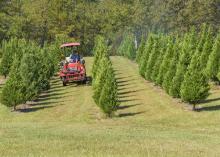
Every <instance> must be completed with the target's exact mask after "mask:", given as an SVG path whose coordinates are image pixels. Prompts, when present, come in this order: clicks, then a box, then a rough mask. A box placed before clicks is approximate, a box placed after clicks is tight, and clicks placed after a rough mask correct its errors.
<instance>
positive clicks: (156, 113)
mask: <svg viewBox="0 0 220 157" xmlns="http://www.w3.org/2000/svg"><path fill="white" fill-rule="evenodd" d="M92 60H93V59H92V58H90V57H88V58H86V66H87V70H88V74H89V75H91V73H90V71H91V67H92ZM112 61H113V65H114V68H115V71H116V76H117V81H118V85H119V95H120V102H121V106H120V108H119V110H118V111H117V113H116V116H115V117H114V118H112V119H106V118H104V117H103V115H102V113H101V112H100V110H99V108H98V107H97V106H96V105H95V103H94V102H93V99H92V94H93V92H92V87H91V86H90V85H75V84H71V85H68V86H66V87H63V86H62V83H61V82H60V80H59V79H58V78H57V77H54V78H53V79H52V80H51V89H50V90H49V91H48V92H45V93H42V95H41V96H40V97H39V99H38V100H37V102H34V103H30V104H29V106H26V107H27V108H26V109H22V108H21V109H20V112H11V111H10V109H8V108H6V107H4V106H3V105H0V157H11V156H15V157H32V156H33V157H39V156H41V157H44V156H45V157H47V156H48V157H73V156H76V157H81V156H82V157H87V156H88V157H113V156H114V157H135V156H138V157H139V156H140V157H151V156H152V157H155V156H161V157H177V156H178V157H192V156H193V157H194V156H195V157H196V156H198V157H200V156H207V157H210V156H216V157H217V156H220V89H219V88H218V87H213V89H212V90H211V95H210V97H209V98H208V99H207V101H206V102H204V103H203V104H200V105H199V108H200V110H199V111H198V112H192V111H191V110H190V107H189V106H188V105H186V104H184V103H181V102H179V100H175V99H172V98H171V97H170V96H168V95H167V94H166V93H165V92H163V90H161V89H159V88H158V87H155V86H154V85H153V84H152V83H149V82H147V81H145V80H144V79H143V78H141V77H140V76H139V74H138V67H137V65H136V64H135V63H133V62H131V61H129V60H128V59H125V58H122V57H112ZM1 87H2V85H1V86H0V90H1Z"/></svg>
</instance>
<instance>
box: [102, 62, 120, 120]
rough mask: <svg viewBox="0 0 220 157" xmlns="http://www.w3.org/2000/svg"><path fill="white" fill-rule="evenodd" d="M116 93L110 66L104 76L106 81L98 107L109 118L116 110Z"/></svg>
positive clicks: (114, 80) (115, 84)
mask: <svg viewBox="0 0 220 157" xmlns="http://www.w3.org/2000/svg"><path fill="white" fill-rule="evenodd" d="M117 94H118V92H117V83H116V79H115V75H114V71H113V69H112V67H111V66H110V67H109V68H108V71H107V74H106V80H105V83H104V86H103V87H102V90H101V93H100V98H99V106H100V107H101V109H102V110H103V112H104V113H106V114H107V115H108V116H109V117H111V116H112V114H113V112H114V111H116V110H117V109H118V105H119V103H118V95H117Z"/></svg>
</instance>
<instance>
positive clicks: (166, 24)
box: [0, 0, 220, 55]
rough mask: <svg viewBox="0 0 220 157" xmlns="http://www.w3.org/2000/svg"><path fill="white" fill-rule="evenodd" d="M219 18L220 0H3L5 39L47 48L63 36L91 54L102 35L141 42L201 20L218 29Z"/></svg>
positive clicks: (0, 27) (0, 35)
mask: <svg viewBox="0 0 220 157" xmlns="http://www.w3.org/2000/svg"><path fill="white" fill-rule="evenodd" d="M219 19H220V1H219V0H38V1H33V0H1V1H0V43H1V42H2V41H3V40H4V39H6V40H8V39H10V38H12V37H17V38H25V39H26V40H34V41H36V42H37V43H38V44H39V45H40V46H44V45H45V43H46V42H48V43H50V42H52V41H54V40H55V39H56V38H57V37H63V36H64V37H70V38H72V39H71V40H77V41H80V42H81V43H82V45H83V46H82V52H83V53H84V54H85V55H90V54H91V53H92V52H91V51H92V48H93V46H94V38H95V37H96V36H97V35H104V36H105V37H107V38H108V39H109V42H110V43H112V42H115V43H117V41H118V40H119V41H120V40H121V36H122V35H123V34H124V33H125V32H132V33H134V34H135V37H136V39H137V41H138V43H139V42H140V40H141V37H142V35H143V34H146V33H147V32H149V31H156V32H163V33H175V34H177V33H178V32H181V33H184V32H187V31H189V29H190V27H191V26H195V28H196V29H199V28H200V27H198V26H200V25H201V24H202V23H207V24H210V25H211V26H212V27H213V28H214V30H217V29H218V28H219V26H220V20H219Z"/></svg>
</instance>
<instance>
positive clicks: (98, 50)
mask: <svg viewBox="0 0 220 157" xmlns="http://www.w3.org/2000/svg"><path fill="white" fill-rule="evenodd" d="M94 53H95V57H94V63H93V66H92V77H93V79H96V75H97V71H98V69H99V68H100V67H99V66H100V65H99V62H100V60H101V58H102V57H105V56H108V52H107V46H106V44H105V40H104V38H103V37H101V36H99V37H97V39H96V46H95V48H94Z"/></svg>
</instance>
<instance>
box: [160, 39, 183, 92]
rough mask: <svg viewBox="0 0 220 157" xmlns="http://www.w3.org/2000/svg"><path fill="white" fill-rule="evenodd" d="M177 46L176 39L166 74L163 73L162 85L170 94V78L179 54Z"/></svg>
mask: <svg viewBox="0 0 220 157" xmlns="http://www.w3.org/2000/svg"><path fill="white" fill-rule="evenodd" d="M179 48H180V46H179V41H178V40H177V41H176V43H175V44H174V48H173V53H174V54H173V56H172V59H171V62H170V64H169V67H168V70H167V72H166V74H165V75H164V81H163V84H162V87H163V89H164V90H165V91H166V92H167V93H168V94H170V91H169V90H170V88H171V85H172V79H173V77H174V76H175V74H176V68H177V63H178V60H179V55H180V54H179V53H180V52H179Z"/></svg>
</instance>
